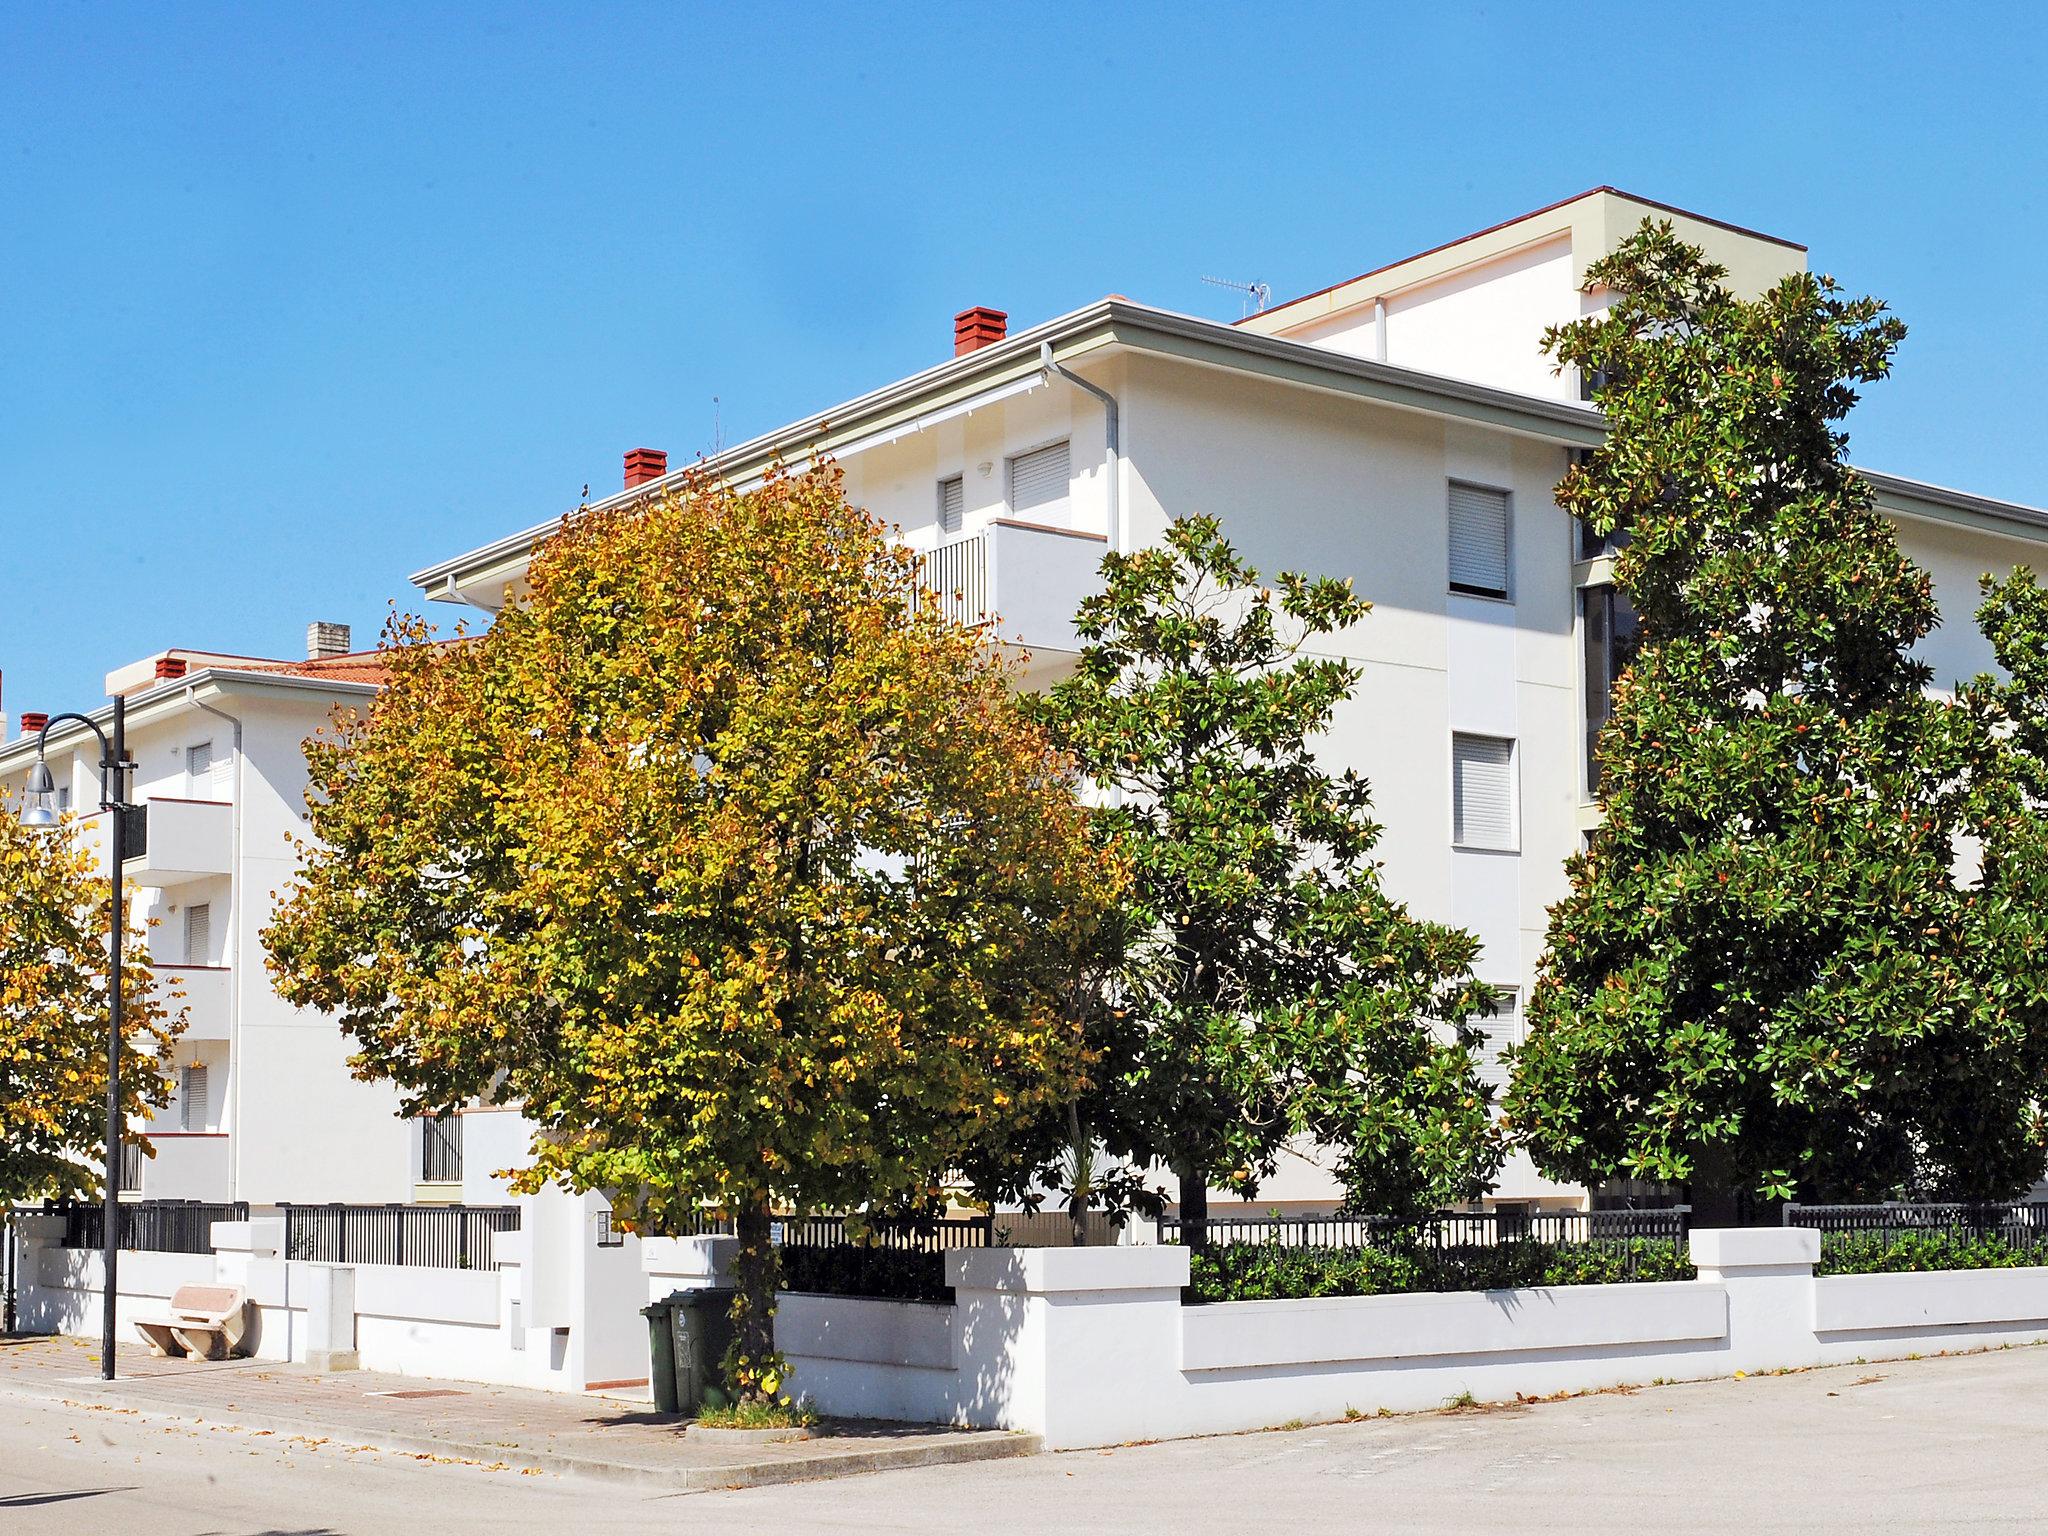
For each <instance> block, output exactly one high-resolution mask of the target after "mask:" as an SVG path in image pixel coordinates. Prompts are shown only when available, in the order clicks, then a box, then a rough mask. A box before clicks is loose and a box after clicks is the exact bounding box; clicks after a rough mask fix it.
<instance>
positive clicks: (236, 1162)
mask: <svg viewBox="0 0 2048 1536" xmlns="http://www.w3.org/2000/svg"><path fill="white" fill-rule="evenodd" d="M185 702H186V703H187V704H190V705H191V706H192V707H193V708H195V709H198V710H202V711H204V712H205V713H206V714H209V715H212V716H213V717H214V718H215V719H217V720H225V721H227V723H228V724H229V725H231V726H233V727H234V732H235V782H234V791H233V793H234V797H235V803H234V810H233V813H232V814H233V817H234V823H235V834H234V844H235V860H234V873H233V874H232V875H231V876H230V879H231V880H232V882H233V883H232V884H231V885H230V887H229V889H228V914H229V922H228V957H227V959H228V1089H229V1097H230V1102H231V1103H232V1105H233V1110H234V1114H233V1118H232V1119H230V1120H229V1122H228V1124H229V1127H230V1129H229V1131H228V1136H229V1138H230V1140H229V1142H228V1179H229V1190H228V1193H229V1196H230V1198H234V1199H239V1198H241V1196H242V1193H243V1190H242V1078H243V1076H244V1072H243V1069H244V1068H245V1067H246V1066H247V1062H245V1061H244V1060H243V1057H242V983H243V980H244V978H243V976H242V916H243V913H242V900H243V896H244V894H245V893H244V891H243V889H242V888H243V886H245V885H246V884H247V883H248V871H247V870H246V869H245V868H244V867H243V865H242V800H243V797H244V789H243V786H244V783H245V778H244V774H243V771H242V722H241V719H240V717H239V716H236V715H231V714H229V713H228V712H227V711H226V710H224V709H215V708H214V707H213V706H212V705H211V704H208V703H206V702H205V701H203V700H202V699H201V698H200V697H199V692H198V690H197V689H195V688H187V689H186V690H185Z"/></svg>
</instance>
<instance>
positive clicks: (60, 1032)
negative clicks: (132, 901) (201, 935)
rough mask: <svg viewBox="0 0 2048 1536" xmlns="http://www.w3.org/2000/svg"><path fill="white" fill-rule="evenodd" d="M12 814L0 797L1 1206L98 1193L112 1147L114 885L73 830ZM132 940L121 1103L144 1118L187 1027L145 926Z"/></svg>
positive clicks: (160, 1102) (156, 1106)
mask: <svg viewBox="0 0 2048 1536" xmlns="http://www.w3.org/2000/svg"><path fill="white" fill-rule="evenodd" d="M14 813H15V806H14V803H13V802H12V801H11V800H10V799H9V798H8V797H7V796H6V795H5V794H4V793H0V1209H4V1208H5V1207H7V1206H10V1205H12V1204H14V1203H15V1202H17V1201H28V1200H45V1199H55V1198H61V1197H68V1196H72V1195H84V1194H92V1193H96V1192H98V1191H99V1190H100V1188H101V1170H102V1168H103V1167H104V1165H105V1162H106V1147H107V1135H106V1133H107V985H108V980H107V972H108V964H107V961H108V953H107V934H108V931H109V925H108V911H107V903H108V900H109V898H110V892H109V884H108V881H107V880H106V878H105V877H104V876H102V875H100V874H99V873H98V872H97V871H96V869H95V866H94V861H93V856H92V853H91V851H90V850H89V849H88V848H87V847H85V846H84V845H83V844H82V843H81V842H80V840H79V839H78V838H77V837H75V836H73V835H71V832H72V829H73V828H74V827H75V825H76V824H75V823H70V822H67V823H66V826H65V827H63V828H59V829H50V830H46V829H40V828H29V827H24V826H22V825H21V823H20V822H19V821H17V820H16V818H15V814H14ZM127 944H128V948H127V952H126V955H125V957H124V964H123V966H122V972H121V974H122V986H121V1024H122V1037H121V1051H122V1058H123V1067H122V1073H121V1104H122V1108H123V1110H124V1111H125V1112H126V1114H127V1116H128V1117H129V1119H130V1120H139V1119H146V1118H147V1117H148V1116H149V1115H151V1114H153V1113H154V1112H155V1111H157V1110H160V1109H162V1108H164V1107H165V1105H167V1104H168V1103H169V1102H170V1096H171V1083H170V1079H169V1077H168V1076H167V1075H165V1073H164V1072H163V1070H162V1069H161V1068H160V1067H159V1066H158V1065H156V1064H157V1063H159V1062H165V1061H168V1060H169V1059H170V1048H171V1046H172V1044H173V1043H174V1042H175V1041H176V1039H177V1037H178V1035H179V1034H180V1033H181V1032H182V1031H183V1029H184V1027H185V1026H184V1019H183V1016H182V1014H180V1015H177V1016H175V1017H174V1016H173V1015H172V1014H171V1012H170V1010H169V1009H168V1008H167V1006H166V1002H165V998H164V997H163V996H161V995H160V994H159V992H158V990H157V985H156V977H155V973H154V972H152V971H151V970H150V968H149V954H148V950H147V947H146V945H145V943H144V940H143V935H142V933H141V932H140V930H138V929H135V928H133V927H131V928H130V929H129V931H128V934H127ZM134 1140H135V1141H136V1142H137V1143H139V1144H141V1145H142V1146H143V1147H144V1148H145V1150H147V1149H148V1144H147V1142H146V1141H144V1139H143V1138H142V1137H141V1135H140V1134H139V1133H137V1134H135V1136H134Z"/></svg>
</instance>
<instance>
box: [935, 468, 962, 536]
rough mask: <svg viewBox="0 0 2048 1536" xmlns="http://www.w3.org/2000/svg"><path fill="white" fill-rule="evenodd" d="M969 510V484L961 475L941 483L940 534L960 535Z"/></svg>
mask: <svg viewBox="0 0 2048 1536" xmlns="http://www.w3.org/2000/svg"><path fill="white" fill-rule="evenodd" d="M966 509H967V482H966V481H965V480H963V479H962V478H961V477H960V476H959V475H955V476H954V477H953V478H952V479H950V480H941V481H940V482H939V532H941V533H958V532H959V531H960V519H961V518H962V516H963V515H964V514H965V512H966Z"/></svg>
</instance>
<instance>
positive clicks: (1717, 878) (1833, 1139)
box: [1507, 223, 2048, 1224]
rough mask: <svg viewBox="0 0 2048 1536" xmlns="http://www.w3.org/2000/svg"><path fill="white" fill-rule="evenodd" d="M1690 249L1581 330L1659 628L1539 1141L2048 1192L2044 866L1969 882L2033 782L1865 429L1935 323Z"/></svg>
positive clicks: (1777, 1193) (1553, 1000)
mask: <svg viewBox="0 0 2048 1536" xmlns="http://www.w3.org/2000/svg"><path fill="white" fill-rule="evenodd" d="M1723 277H1724V274H1723V272H1722V270H1721V269H1720V268H1718V267H1715V266H1713V265H1711V264H1710V263H1708V262H1707V261H1706V260H1705V258H1704V257H1703V256H1702V254H1701V253H1700V251H1698V250H1697V249H1696V248H1694V247H1691V246H1687V245H1685V244H1683V243H1682V242H1681V241H1679V240H1678V239H1677V238H1676V237H1675V235H1674V234H1673V232H1672V230H1671V227H1670V225H1669V224H1668V223H1646V224H1645V226H1644V227H1643V229H1642V230H1641V231H1639V232H1638V233H1637V234H1636V235H1634V236H1633V237H1632V238H1630V239H1629V240H1628V241H1626V242H1625V243H1624V244H1623V245H1622V247H1621V248H1620V249H1619V250H1618V251H1617V252H1616V253H1615V254H1614V255H1612V256H1610V257H1608V258H1607V259H1605V260H1604V261H1601V262H1599V263H1596V264H1595V266H1594V267H1593V268H1592V269H1591V271H1590V272H1589V274H1588V281H1589V283H1590V284H1593V285H1600V286H1604V287H1605V288H1607V289H1609V290H1611V291H1612V293H1613V296H1614V302H1613V305H1612V307H1611V308H1610V309H1608V310H1607V311H1606V312H1605V313H1604V314H1602V315H1599V316H1595V317H1593V318H1589V319H1586V320H1581V321H1577V322H1575V323H1573V324H1570V325H1567V326H1563V327H1560V328H1558V329H1555V330H1553V331H1552V332H1551V333H1550V334H1549V336H1548V337H1547V339H1546V345H1547V347H1548V348H1549V350H1550V351H1551V353H1552V355H1553V356H1554V357H1555V358H1556V359H1557V360H1558V361H1559V363H1560V364H1564V363H1570V364H1575V365H1577V366H1578V367H1579V368H1580V369H1581V370H1584V371H1586V372H1589V373H1594V374H1596V375H1598V376H1601V377H1604V378H1605V379H1607V380H1609V381H1610V382H1608V383H1607V384H1606V385H1605V387H1603V388H1602V389H1601V390H1600V391H1599V393H1598V397H1597V398H1598V401H1599V404H1600V405H1601V407H1602V409H1603V410H1604V411H1605V412H1606V414H1607V417H1608V421H1609V436H1608V439H1607V442H1606V444H1605V446H1604V447H1603V448H1601V449H1600V450H1598V451H1597V452H1595V453H1594V454H1593V455H1592V456H1591V458H1590V460H1589V461H1588V462H1586V463H1584V464H1581V465H1579V466H1576V467H1574V468H1573V469H1572V470H1571V471H1570V472H1569V473H1568V474H1567V475H1566V476H1565V478H1564V481H1563V482H1562V484H1561V485H1560V486H1559V488H1558V502H1559V504H1560V505H1561V506H1563V507H1564V508H1565V509H1566V510H1567V511H1569V512H1571V513H1573V514H1575V515H1576V516H1578V517H1580V518H1583V519H1585V520H1586V521H1587V522H1588V523H1590V524H1591V525H1592V526H1593V527H1594V528H1596V529H1597V530H1599V531H1601V532H1602V533H1621V534H1626V535H1627V536H1628V538H1629V541H1630V542H1629V543H1628V546H1627V548H1626V549H1625V550H1623V552H1622V553H1621V555H1620V557H1619V558H1618V560H1617V562H1616V568H1615V575H1616V579H1617V581H1618V582H1619V584H1620V585H1621V586H1622V587H1623V588H1625V589H1626V590H1627V592H1628V593H1629V595H1630V598H1631V600H1632V601H1633V603H1634V606H1635V608H1636V611H1637V613H1638V615H1639V616H1640V620H1641V639H1640V643H1639V647H1638V649H1637V651H1636V654H1635V658H1634V661H1633V664H1632V665H1631V666H1630V668H1629V669H1628V671H1627V672H1626V674H1625V675H1624V676H1623V678H1622V679H1621V681H1620V683H1619V686H1618V687H1617V689H1616V694H1615V699H1614V708H1613V713H1612V715H1611V717H1610V719H1609V722H1608V724H1607V726H1606V728H1605V730H1604V731H1603V732H1602V734H1601V737H1600V742H1599V753H1600V761H1601V765H1602V771H1601V788H1602V793H1603V796H1604V798H1605V800H1606V810H1607V816H1606V824H1605V826H1604V827H1603V828H1602V829H1601V831H1600V832H1598V833H1597V834H1596V835H1595V837H1594V839H1593V843H1592V847H1591V849H1590V851H1589V852H1587V853H1586V854H1585V855H1583V856H1581V857H1577V858H1574V859H1573V860H1571V862H1570V864H1569V866H1568V870H1569V877H1570V885H1571V888H1570V891H1569V894H1568V895H1567V896H1566V897H1565V898H1564V899H1563V900H1562V901H1561V902H1559V903H1558V904H1557V905H1556V906H1555V907H1554V908H1553V909H1552V911H1551V920H1550V932H1549V943H1548V954H1547V956H1546V959H1545V962H1544V969H1543V973H1542V975H1541V977H1540V979H1539V981H1538V983H1537V986H1536V988H1535V990H1534V993H1533V995H1532V997H1531V1000H1530V1007H1529V1015H1528V1016H1529V1035H1528V1040H1527V1042H1526V1044H1525V1045H1524V1046H1523V1048H1522V1049H1521V1050H1520V1052H1519V1059H1518V1060H1517V1061H1516V1063H1515V1068H1514V1078H1513V1083H1512V1087H1511V1090H1510V1092H1509V1094H1508V1099H1507V1105H1508V1113H1509V1119H1510V1121H1511V1123H1512V1125H1513V1127H1514V1128H1515V1131H1516V1133H1517V1134H1518V1135H1519V1137H1520V1139H1521V1140H1522V1141H1523V1142H1524V1144H1526V1146H1527V1147H1528V1149H1529V1151H1530V1153H1531V1155H1532V1156H1533V1157H1534V1159H1535V1161H1536V1164H1537V1166H1538V1167H1539V1168H1541V1169H1542V1170H1543V1171H1544V1172H1545V1173H1547V1174H1549V1175H1551V1176H1553V1177H1557V1178H1562V1179H1568V1180H1572V1181H1575V1182H1583V1183H1596V1182H1598V1181H1600V1180H1603V1179H1606V1178H1610V1177H1617V1176H1621V1177H1633V1178H1643V1179H1658V1180H1674V1181H1684V1182H1687V1183H1689V1184H1690V1186H1691V1190H1692V1195H1691V1198H1692V1203H1693V1207H1694V1219H1695V1220H1696V1221H1698V1222H1700V1223H1702V1224H1712V1223H1714V1222H1716V1221H1723V1222H1725V1221H1727V1220H1729V1219H1730V1218H1731V1217H1732V1215H1733V1214H1734V1206H1735V1201H1736V1197H1737V1196H1738V1194H1739V1193H1740V1192H1742V1191H1749V1192H1752V1193H1755V1194H1757V1195H1761V1196H1764V1197H1766V1198H1789V1197H1790V1196H1792V1195H1793V1194H1795V1193H1797V1194H1798V1195H1799V1196H1800V1197H1801V1198H1805V1199H1816V1198H1854V1197H1857V1196H1859V1195H1864V1194H1883V1193H1886V1192H1888V1191H1890V1190H1891V1189H1893V1188H1895V1187H1899V1186H1905V1185H1927V1184H1931V1185H1932V1186H1933V1187H1936V1188H1939V1189H1942V1190H1945V1191H1949V1192H1953V1193H1955V1194H1957V1195H1969V1196H1979V1197H1994V1196H1998V1195H2003V1194H2009V1193H2011V1192H2013V1191H2016V1190H2018V1189H2020V1188H2023V1187H2024V1186H2025V1185H2026V1184H2027V1183H2029V1182H2030V1181H2031V1180H2032V1179H2033V1178H2034V1176H2035V1175H2036V1174H2038V1172H2039V1171H2040V1169H2041V1166H2042V1160H2043V1147H2044V1144H2043V1141H2042V1137H2041V1130H2042V1127H2041V1123H2040V1118H2039V1115H2038V1111H2037V1110H2036V1108H2035V1105H2034V1099H2035V1095H2036V1094H2037V1093H2038V1091H2039V1088H2040V1085H2041V1083H2042V1081H2043V1068H2044V1065H2048V990H2044V984H2043V981H2042V979H2041V973H2042V960H2043V958H2044V943H2043V932H2042V928H2041V922H2042V914H2043V913H2048V904H2044V903H2042V902H2041V901H2040V900H2039V899H2038V897H2039V896H2040V895H2041V894H2042V893H2041V892H2040V891H2039V890H2038V889H2037V888H2036V886H2037V882H2038V880H2039V879H2040V873H2039V872H2040V870H2041V868H2042V867H2043V866H2042V864H2041V863H2040V862H2039V861H2036V862H2035V864H2034V865H2033V866H2032V868H2031V869H2030V870H2029V871H2026V872H2024V874H2023V875H2015V876H2014V878H2013V882H2012V885H2011V887H2010V888H2008V889H2000V888H1998V887H1996V886H1991V887H1986V888H1983V889H1978V888H1973V887H1972V886H1971V885H1970V884H1969V883H1967V882H1965V881H1961V880H1959V879H1958V877H1957V875H1956V870H1957V869H1958V867H1966V866H1967V863H1968V859H1967V852H1968V844H1969V841H1970V839H1971V838H1972V837H1973V836H1975V835H1976V834H1977V833H1978V832H1980V831H1981V830H1983V822H1984V819H1985V816H1986V814H1987V804H1988V799H1987V797H1989V796H1991V795H1992V789H1993V787H1994V786H1996V785H1997V784H1999V783H2001V782H2003V779H2004V776H2005V775H2004V771H2003V770H2001V769H2000V767H1999V765H1998V762H1997V757H1998V752H1997V749H1996V741H1995V737H1994V736H1993V735H1992V733H1989V732H1987V731H1986V730H1984V729H1983V728H1982V724H1983V710H1982V709H1979V708H1972V707H1967V706H1966V707H1962V708H1957V707H1952V706H1950V705H1949V704H1948V703H1947V702H1945V701H1943V700H1940V699H1936V698H1932V697H1930V696H1928V695H1927V694H1926V692H1925V689H1926V688H1927V686H1928V684H1929V682H1930V681H1931V678H1930V675H1929V671H1928V668H1927V667H1926V666H1925V665H1924V664H1923V663H1921V662H1920V661H1918V660H1917V659H1915V657H1914V655H1913V648H1914V646H1915V645H1916V644H1917V643H1918V642H1919V641H1921V640H1923V639H1924V638H1925V637H1926V636H1927V635H1928V634H1929V633H1930V632H1931V631H1932V629H1933V628H1934V626H1935V624H1936V623H1937V615H1936V611H1935V605H1934V599H1933V592H1932V587H1931V584H1930V582H1929V579H1928V577H1927V574H1926V573H1925V572H1923V571H1921V570H1919V569H1918V568H1916V567H1915V566H1914V565H1913V564H1912V563H1911V562H1910V561H1908V560H1907V559H1906V558H1905V557H1904V556H1903V555H1901V554H1900V552H1899V548H1898V545H1897V542H1896V540H1895V538H1894V537H1893V533H1892V530H1891V528H1890V526H1889V524H1887V523H1886V521H1885V520H1884V518H1883V517H1882V516H1880V515H1879V513H1878V512H1877V511H1876V509H1875V507H1874V505H1873V501H1872V493H1871V491H1870V488H1869V485H1868V484H1867V482H1865V481H1864V480H1863V479H1862V478H1860V477H1859V476H1857V475H1856V474H1854V473H1853V472H1852V471H1851V470H1850V468H1849V467H1848V465H1847V464H1846V462H1845V461H1844V448H1845V443H1846V438H1845V436H1844V434H1843V433H1842V432H1841V431H1840V430H1839V428H1838V423H1839V422H1840V421H1841V419H1842V418H1843V416H1844V415H1845V414H1846V413H1847V411H1848V410H1849V408H1850V407H1851V405H1853V404H1854V402H1855V400H1856V398H1857V394H1856V386H1858V385H1860V384H1863V383H1866V382H1869V381H1872V380H1876V379H1880V378H1882V377H1884V375H1885V374H1886V373H1887V372H1888V370H1889V368H1890V366H1891V358H1892V353H1893V350H1894V349H1895V348H1896V347H1897V345H1898V343H1899V341H1900V339H1901V337H1902V336H1903V334H1904V329H1903V327H1902V326H1901V325H1900V324H1899V323H1898V321H1897V320H1895V319H1894V318H1892V317H1891V316H1889V315H1888V314H1887V313H1886V312H1885V310H1884V306H1883V305H1882V304H1880V303H1878V302H1877V301H1876V300H1874V299H1867V298H1866V299H1845V298H1843V297H1842V296H1841V295H1840V294H1839V292H1838V290H1837V289H1836V288H1835V286H1834V285H1833V284H1832V283H1831V282H1830V281H1828V280H1827V279H1825V278H1817V277H1812V276H1808V275H1806V274H1796V275H1794V276H1791V277H1788V278H1786V279H1784V280H1783V281H1782V282H1780V283H1779V284H1778V285H1777V286H1776V287H1774V288H1773V289H1771V290H1770V291H1769V292H1768V293H1766V294H1764V295H1763V296H1762V297H1760V298H1758V299H1755V300H1742V299H1738V298H1737V297H1736V296H1735V295H1734V294H1733V293H1731V292H1730V291H1729V290H1728V288H1727V287H1726V286H1725V284H1724V283H1723V280H1722V279H1723Z"/></svg>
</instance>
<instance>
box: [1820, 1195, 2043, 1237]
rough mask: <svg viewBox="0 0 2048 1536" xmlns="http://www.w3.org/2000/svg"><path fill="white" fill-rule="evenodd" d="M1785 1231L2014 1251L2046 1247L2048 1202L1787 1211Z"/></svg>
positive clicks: (1900, 1203)
mask: <svg viewBox="0 0 2048 1536" xmlns="http://www.w3.org/2000/svg"><path fill="white" fill-rule="evenodd" d="M1780 1219H1781V1220H1782V1221H1783V1222H1784V1224H1785V1225H1786V1226H1788V1227H1810V1228H1812V1229H1814V1230H1815V1231H1818V1232H1823V1233H1827V1232H1876V1233H1881V1234H1883V1235H1884V1236H1886V1237H1898V1236H1904V1235H1908V1234H1922V1233H1936V1232H1939V1233H1954V1234H1957V1235H1958V1236H1973V1237H1998V1238H2001V1239H2003V1240H2004V1241H2005V1242H2008V1243H2010V1244H2012V1245H2013V1246H2014V1247H2016V1248H2031V1247H2034V1246H2036V1245H2038V1244H2042V1243H2048V1201H2016V1202H2013V1203H2010V1204H2003V1205H1965V1204H1940V1203H1931V1202H1911V1203H1909V1202H1905V1201H1893V1202H1890V1203H1887V1204H1884V1205H1787V1206H1785V1207H1784V1208H1783V1211H1782V1213H1781V1217H1780Z"/></svg>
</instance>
